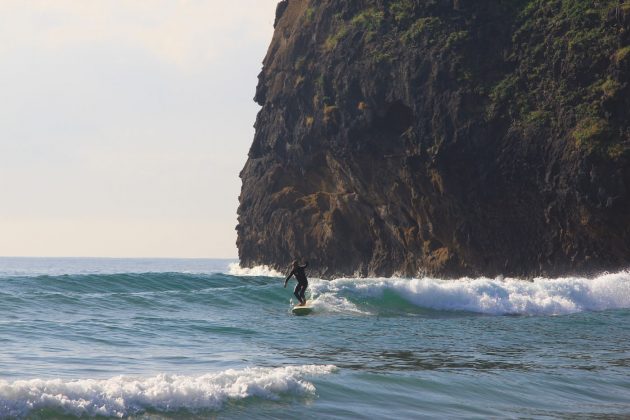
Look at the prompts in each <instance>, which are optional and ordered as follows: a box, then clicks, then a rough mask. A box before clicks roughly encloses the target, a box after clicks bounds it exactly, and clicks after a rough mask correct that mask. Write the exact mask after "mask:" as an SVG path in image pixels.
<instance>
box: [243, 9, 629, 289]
mask: <svg viewBox="0 0 630 420" xmlns="http://www.w3.org/2000/svg"><path fill="white" fill-rule="evenodd" d="M272 12H273V11H270V13H272ZM629 45H630V3H623V2H619V1H610V0H609V1H598V2H593V1H585V0H584V1H582V0H570V1H567V0H522V1H518V0H515V1H500V0H425V1H412V0H390V1H387V0H373V1H367V0H343V1H342V0H285V1H283V2H281V3H280V4H279V6H278V9H277V11H276V29H275V34H274V37H273V40H272V43H271V46H270V47H269V51H268V53H267V56H266V58H265V60H264V68H263V71H262V73H261V74H260V78H259V84H258V88H257V91H256V97H255V100H256V101H257V102H258V103H259V104H260V105H262V110H261V111H260V113H259V115H258V118H257V121H256V134H255V138H254V141H253V144H252V147H251V150H250V152H249V159H248V161H247V163H246V165H245V167H244V169H243V171H242V173H241V178H242V181H243V187H242V192H241V196H240V207H239V210H238V214H239V225H238V227H237V231H238V243H237V244H238V248H239V254H240V259H241V263H242V264H243V265H244V266H253V265H259V264H268V265H271V266H273V267H275V268H278V269H284V268H286V266H287V265H288V264H289V262H290V261H291V260H292V259H293V258H295V257H298V256H299V257H301V258H304V259H307V260H309V262H310V263H311V268H312V270H313V271H312V273H313V274H317V275H320V276H322V277H335V276H342V275H357V274H358V275H384V276H389V275H392V274H403V275H418V274H431V275H438V276H444V277H457V276H461V275H469V276H477V275H488V276H494V275H498V274H504V275H518V276H534V275H560V274H568V273H577V272H579V273H585V272H594V271H600V270H616V269H620V268H625V267H626V266H628V265H630V264H629V263H630V194H629V193H630V191H629V188H630V87H629V82H630V77H629V76H630V46H629Z"/></svg>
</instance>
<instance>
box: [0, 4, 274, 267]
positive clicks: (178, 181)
mask: <svg viewBox="0 0 630 420" xmlns="http://www.w3.org/2000/svg"><path fill="white" fill-rule="evenodd" d="M277 1H278V0H230V1H224V0H39V1H37V0H1V1H0V94H1V95H2V101H0V256H102V257H191V258H192V257H221V258H230V257H236V255H237V251H236V245H235V241H236V232H235V230H234V228H235V226H236V209H237V207H238V194H239V192H240V179H239V178H238V173H239V171H240V170H241V169H242V167H243V164H244V163H245V160H246V158H247V151H248V150H249V146H250V144H251V142H252V139H253V135H254V130H253V128H252V125H253V124H254V121H255V117H256V113H257V112H258V110H259V107H258V105H256V104H255V103H254V102H253V100H252V98H253V96H254V93H255V87H256V82H257V75H258V73H259V72H260V70H261V62H262V59H263V58H264V55H265V53H266V50H267V46H268V44H269V42H270V40H271V36H272V32H273V27H272V25H273V19H274V13H275V5H276V3H277Z"/></svg>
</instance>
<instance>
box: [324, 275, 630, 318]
mask: <svg viewBox="0 0 630 420" xmlns="http://www.w3.org/2000/svg"><path fill="white" fill-rule="evenodd" d="M312 288H313V293H314V294H315V295H319V296H321V297H325V296H329V295H333V296H336V297H338V298H340V297H343V298H347V299H349V300H350V301H352V302H358V301H361V300H365V299H366V298H367V299H372V300H375V301H376V304H377V305H378V304H380V305H386V304H387V296H386V294H395V295H397V296H398V297H399V298H402V299H404V300H405V301H406V302H408V303H410V304H412V305H415V306H417V307H421V308H427V309H434V310H447V311H467V312H476V313H482V314H490V315H506V314H519V315H564V314H570V313H576V312H583V311H601V310H608V309H625V308H630V272H628V271H622V272H619V273H614V274H603V275H601V276H598V277H596V278H593V279H588V278H583V277H566V278H558V279H548V278H537V279H534V280H533V281H526V280H519V279H510V278H506V279H502V278H496V279H489V278H477V279H470V278H463V279H459V280H439V279H432V278H422V279H349V278H346V279H338V280H334V281H331V282H321V281H317V282H313V284H312ZM331 309H333V310H334V308H331Z"/></svg>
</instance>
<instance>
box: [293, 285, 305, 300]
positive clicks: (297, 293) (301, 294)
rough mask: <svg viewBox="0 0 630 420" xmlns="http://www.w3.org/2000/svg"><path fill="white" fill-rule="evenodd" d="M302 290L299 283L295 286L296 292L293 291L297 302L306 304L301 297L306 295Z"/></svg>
mask: <svg viewBox="0 0 630 420" xmlns="http://www.w3.org/2000/svg"><path fill="white" fill-rule="evenodd" d="M301 289H302V284H301V283H300V282H298V284H296V285H295V290H294V291H293V294H294V295H295V297H296V298H297V300H298V301H300V303H304V302H305V301H304V300H302V299H303V298H302V297H300V296H303V295H304V292H303V291H302V290H301Z"/></svg>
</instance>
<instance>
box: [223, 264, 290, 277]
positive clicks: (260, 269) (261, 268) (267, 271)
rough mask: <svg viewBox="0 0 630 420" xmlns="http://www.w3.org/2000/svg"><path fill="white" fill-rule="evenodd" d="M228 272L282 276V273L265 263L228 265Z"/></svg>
mask: <svg viewBox="0 0 630 420" xmlns="http://www.w3.org/2000/svg"><path fill="white" fill-rule="evenodd" d="M228 274H229V275H231V276H242V277H283V275H282V273H279V272H278V271H276V270H274V269H273V268H271V267H269V266H267V265H258V266H256V267H252V268H245V267H241V266H240V265H239V264H238V263H232V264H230V265H229V268H228Z"/></svg>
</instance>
